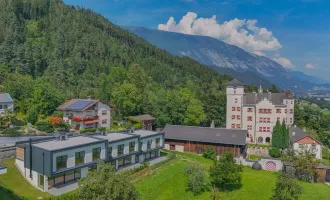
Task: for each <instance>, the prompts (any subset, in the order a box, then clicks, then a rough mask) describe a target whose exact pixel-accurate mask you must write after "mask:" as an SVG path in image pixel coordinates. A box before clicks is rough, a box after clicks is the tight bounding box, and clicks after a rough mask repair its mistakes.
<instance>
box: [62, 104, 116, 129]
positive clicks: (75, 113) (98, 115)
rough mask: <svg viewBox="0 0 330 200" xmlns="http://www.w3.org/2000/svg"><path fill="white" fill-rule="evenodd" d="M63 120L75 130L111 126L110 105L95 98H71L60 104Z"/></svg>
mask: <svg viewBox="0 0 330 200" xmlns="http://www.w3.org/2000/svg"><path fill="white" fill-rule="evenodd" d="M57 110H59V111H63V120H64V121H66V122H68V123H69V124H71V126H72V128H73V129H75V130H80V129H86V128H97V127H105V128H110V120H111V118H110V106H109V105H107V104H104V103H102V102H101V101H99V100H94V99H71V100H70V101H67V102H65V103H64V104H62V105H60V106H59V107H58V108H57Z"/></svg>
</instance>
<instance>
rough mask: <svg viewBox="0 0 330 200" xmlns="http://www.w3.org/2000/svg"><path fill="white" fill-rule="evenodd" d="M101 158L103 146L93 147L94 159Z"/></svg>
mask: <svg viewBox="0 0 330 200" xmlns="http://www.w3.org/2000/svg"><path fill="white" fill-rule="evenodd" d="M100 158H101V147H98V148H94V149H93V161H94V160H99V159H100Z"/></svg>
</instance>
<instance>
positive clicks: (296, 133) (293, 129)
mask: <svg viewBox="0 0 330 200" xmlns="http://www.w3.org/2000/svg"><path fill="white" fill-rule="evenodd" d="M293 133H294V134H293ZM306 136H308V134H307V133H305V132H304V131H303V130H301V129H300V128H298V127H294V126H293V127H291V128H290V141H291V142H292V143H294V142H295V141H297V140H299V139H301V138H304V137H306Z"/></svg>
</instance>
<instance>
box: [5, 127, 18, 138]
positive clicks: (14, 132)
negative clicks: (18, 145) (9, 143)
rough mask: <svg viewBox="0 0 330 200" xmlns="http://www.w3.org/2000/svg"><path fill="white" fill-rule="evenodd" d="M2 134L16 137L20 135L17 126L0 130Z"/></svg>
mask: <svg viewBox="0 0 330 200" xmlns="http://www.w3.org/2000/svg"><path fill="white" fill-rule="evenodd" d="M2 134H3V135H6V136H9V137H18V136H20V132H19V131H18V129H17V128H6V129H5V130H3V131H2Z"/></svg>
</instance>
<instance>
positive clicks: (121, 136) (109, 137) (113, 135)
mask: <svg viewBox="0 0 330 200" xmlns="http://www.w3.org/2000/svg"><path fill="white" fill-rule="evenodd" d="M93 137H95V138H99V139H104V140H108V141H109V142H111V141H117V140H121V139H125V138H131V137H136V136H135V135H131V134H127V133H108V134H107V135H94V136H93Z"/></svg>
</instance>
